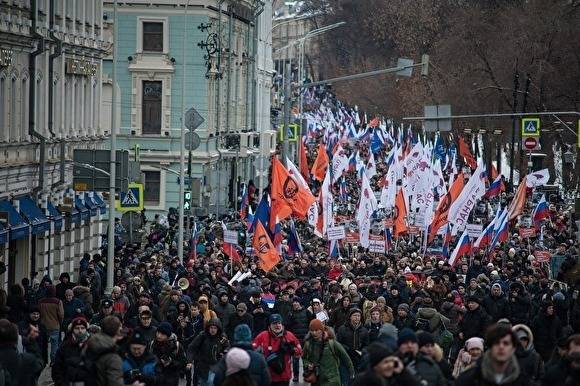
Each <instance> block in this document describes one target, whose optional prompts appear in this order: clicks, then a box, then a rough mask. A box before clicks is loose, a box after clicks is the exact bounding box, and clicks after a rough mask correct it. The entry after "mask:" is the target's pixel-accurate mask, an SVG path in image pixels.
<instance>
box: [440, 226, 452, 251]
mask: <svg viewBox="0 0 580 386" xmlns="http://www.w3.org/2000/svg"><path fill="white" fill-rule="evenodd" d="M450 243H451V224H449V223H447V229H446V230H445V235H444V236H443V248H442V250H441V252H442V254H443V257H446V258H449V244H450Z"/></svg>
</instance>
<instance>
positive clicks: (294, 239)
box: [288, 220, 302, 254]
mask: <svg viewBox="0 0 580 386" xmlns="http://www.w3.org/2000/svg"><path fill="white" fill-rule="evenodd" d="M288 248H289V252H290V254H295V253H299V252H302V244H301V243H300V237H298V232H296V226H295V225H294V220H290V230H289V232H288Z"/></svg>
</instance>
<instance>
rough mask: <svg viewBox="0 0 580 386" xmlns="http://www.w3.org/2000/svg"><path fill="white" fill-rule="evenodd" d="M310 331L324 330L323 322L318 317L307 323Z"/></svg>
mask: <svg viewBox="0 0 580 386" xmlns="http://www.w3.org/2000/svg"><path fill="white" fill-rule="evenodd" d="M308 329H309V330H310V331H322V330H324V324H322V322H321V321H320V320H319V319H312V320H311V321H310V324H309V325H308Z"/></svg>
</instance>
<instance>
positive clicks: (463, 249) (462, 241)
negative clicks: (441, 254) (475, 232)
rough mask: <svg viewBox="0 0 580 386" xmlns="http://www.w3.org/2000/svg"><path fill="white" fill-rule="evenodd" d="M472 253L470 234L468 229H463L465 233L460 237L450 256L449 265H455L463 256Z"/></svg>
mask: <svg viewBox="0 0 580 386" xmlns="http://www.w3.org/2000/svg"><path fill="white" fill-rule="evenodd" d="M469 254H471V242H470V241H469V235H468V234H467V229H465V230H464V231H463V234H462V235H461V237H460V238H459V241H458V242H457V245H456V246H455V249H454V250H453V253H452V254H451V257H450V258H449V265H451V267H454V266H455V264H456V263H457V260H459V259H460V258H461V257H463V256H465V255H469Z"/></svg>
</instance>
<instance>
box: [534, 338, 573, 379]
mask: <svg viewBox="0 0 580 386" xmlns="http://www.w3.org/2000/svg"><path fill="white" fill-rule="evenodd" d="M564 349H565V352H566V353H565V354H564V357H562V358H561V359H560V360H559V361H557V363H556V364H554V365H553V366H551V367H548V368H547V369H546V374H545V376H544V379H543V380H542V386H556V385H558V386H559V385H563V386H572V385H578V384H580V334H575V335H572V336H570V337H569V338H568V339H567V340H566V345H565V347H564Z"/></svg>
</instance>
